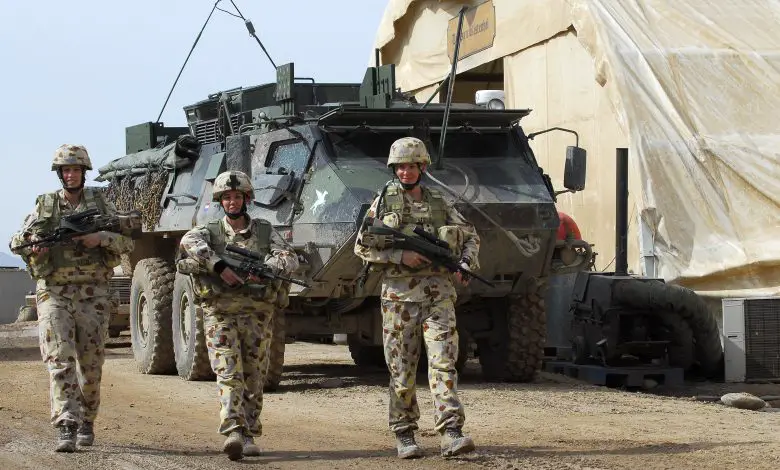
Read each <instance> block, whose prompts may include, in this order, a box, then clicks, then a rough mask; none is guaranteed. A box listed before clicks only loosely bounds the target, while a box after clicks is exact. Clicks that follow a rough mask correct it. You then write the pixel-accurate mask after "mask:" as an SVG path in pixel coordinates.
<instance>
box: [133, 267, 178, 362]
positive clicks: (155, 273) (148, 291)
mask: <svg viewBox="0 0 780 470" xmlns="http://www.w3.org/2000/svg"><path fill="white" fill-rule="evenodd" d="M174 275H175V270H174V267H173V264H172V263H170V262H168V261H166V260H164V259H162V258H146V259H142V260H140V261H139V262H138V264H136V266H135V271H134V272H133V281H132V284H131V286H130V337H131V342H132V345H133V357H134V358H135V361H136V364H137V365H138V370H140V371H141V373H143V374H173V373H175V372H176V361H175V358H174V354H173V341H172V339H171V337H172V332H171V299H172V295H171V294H172V291H173V279H174Z"/></svg>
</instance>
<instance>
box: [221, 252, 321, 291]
mask: <svg viewBox="0 0 780 470" xmlns="http://www.w3.org/2000/svg"><path fill="white" fill-rule="evenodd" d="M225 250H227V251H229V252H230V254H229V255H227V256H222V257H221V258H222V261H224V262H225V264H227V265H228V266H229V267H230V269H234V270H237V271H240V272H243V273H246V274H251V275H253V276H255V277H259V278H261V279H270V280H272V281H276V280H279V281H286V282H292V283H293V284H298V285H299V286H303V287H311V286H310V285H309V284H306V283H305V282H303V281H299V280H297V279H293V278H290V277H285V276H280V275H278V274H274V271H273V269H271V268H270V267H268V266H266V264H265V263H264V262H263V259H262V258H261V257H260V255H258V254H257V253H254V252H252V251H249V250H247V249H246V248H241V247H240V246H236V245H227V246H226V247H225Z"/></svg>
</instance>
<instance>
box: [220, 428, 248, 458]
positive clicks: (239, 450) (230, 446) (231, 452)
mask: <svg viewBox="0 0 780 470" xmlns="http://www.w3.org/2000/svg"><path fill="white" fill-rule="evenodd" d="M222 452H224V453H226V454H227V455H228V458H229V459H230V460H241V458H242V457H243V456H244V436H243V434H241V430H240V429H239V430H235V431H231V432H230V434H229V435H228V437H227V439H225V444H224V445H223V446H222Z"/></svg>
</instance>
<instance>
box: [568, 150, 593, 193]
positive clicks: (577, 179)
mask: <svg viewBox="0 0 780 470" xmlns="http://www.w3.org/2000/svg"><path fill="white" fill-rule="evenodd" d="M587 155H588V152H586V151H585V149H584V148H581V147H573V146H569V147H566V167H565V169H564V171H563V186H564V187H565V188H566V189H568V190H571V191H582V190H583V189H585V166H586V163H587Z"/></svg>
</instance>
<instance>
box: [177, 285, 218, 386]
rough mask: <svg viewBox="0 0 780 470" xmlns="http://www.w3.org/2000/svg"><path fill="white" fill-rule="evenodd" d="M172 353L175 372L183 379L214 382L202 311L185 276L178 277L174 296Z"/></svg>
mask: <svg viewBox="0 0 780 470" xmlns="http://www.w3.org/2000/svg"><path fill="white" fill-rule="evenodd" d="M171 323H172V326H173V352H174V357H175V359H176V371H177V372H178V373H179V377H181V378H182V379H184V380H214V378H215V375H214V371H212V370H211V361H209V352H208V349H207V348H206V334H205V329H204V327H203V310H202V309H201V308H200V307H199V305H198V299H197V298H196V297H195V292H194V291H193V289H192V281H191V280H190V277H189V276H187V275H186V274H179V273H177V274H176V277H175V278H174V281H173V297H172V321H171Z"/></svg>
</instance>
